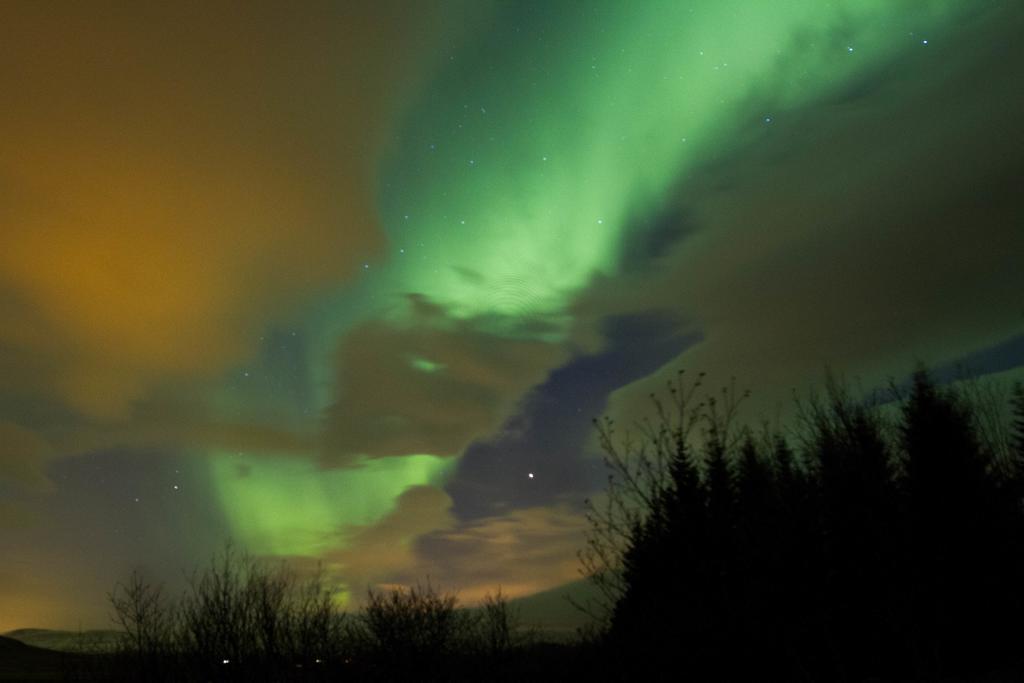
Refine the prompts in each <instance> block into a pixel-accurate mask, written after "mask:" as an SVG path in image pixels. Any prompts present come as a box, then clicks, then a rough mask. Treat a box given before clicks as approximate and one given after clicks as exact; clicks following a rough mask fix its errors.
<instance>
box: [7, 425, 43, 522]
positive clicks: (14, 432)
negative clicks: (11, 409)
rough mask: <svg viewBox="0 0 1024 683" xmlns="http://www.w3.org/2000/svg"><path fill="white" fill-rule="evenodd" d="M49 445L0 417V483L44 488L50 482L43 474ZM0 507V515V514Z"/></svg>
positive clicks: (33, 434) (37, 436)
mask: <svg viewBox="0 0 1024 683" xmlns="http://www.w3.org/2000/svg"><path fill="white" fill-rule="evenodd" d="M52 453H53V451H52V449H51V448H50V445H49V444H48V443H47V442H46V440H45V439H43V438H42V437H41V436H39V435H38V434H36V433H34V432H31V431H29V430H27V429H25V428H24V427H21V426H19V425H17V424H15V423H13V422H8V421H5V420H0V483H5V482H13V483H14V484H17V485H19V486H22V487H25V488H29V489H33V490H43V491H47V490H50V489H52V488H53V482H51V481H50V479H49V477H47V476H46V472H45V463H46V459H47V458H48V457H50V456H51V455H52ZM3 510H4V508H0V517H4V516H5V514H4V513H3Z"/></svg>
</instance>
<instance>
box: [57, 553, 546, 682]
mask: <svg viewBox="0 0 1024 683" xmlns="http://www.w3.org/2000/svg"><path fill="white" fill-rule="evenodd" d="M109 598H110V604H111V607H112V608H113V619H114V622H115V623H116V624H117V625H118V626H119V627H120V630H121V632H122V637H121V639H120V641H119V642H118V647H117V649H116V651H115V652H114V653H113V654H108V655H105V656H96V657H92V658H89V659H83V660H80V661H79V660H76V661H75V666H76V669H75V670H74V671H71V672H69V677H71V678H77V679H83V680H127V681H193V680H196V681H200V680H202V681H208V680H213V681H306V680H335V679H338V678H344V679H347V680H380V681H394V680H410V681H425V680H485V679H486V680H521V679H523V678H524V677H526V678H530V679H540V678H546V676H545V675H543V674H541V675H537V674H535V673H525V670H524V667H526V669H529V662H528V660H527V659H526V652H527V650H528V649H529V648H530V647H531V646H532V640H531V638H530V633H529V631H527V630H526V629H524V628H523V627H522V625H521V624H520V622H519V620H518V614H517V612H516V610H515V609H514V608H512V607H511V606H510V605H509V603H508V600H507V598H506V597H505V596H504V595H503V594H502V593H501V591H500V590H498V591H497V592H496V593H494V594H490V595H487V596H485V598H484V600H483V601H482V603H481V605H480V607H479V608H478V609H474V610H470V609H462V608H460V607H459V605H458V600H457V597H456V596H455V594H453V593H443V592H440V591H438V590H437V589H435V588H434V587H433V586H432V585H431V584H430V583H429V582H427V583H425V584H420V585H417V586H413V587H411V588H401V587H399V588H395V589H392V590H370V591H369V592H368V596H367V600H366V602H365V604H364V606H363V607H362V609H361V610H360V611H358V612H356V613H354V614H346V613H343V612H341V611H340V610H339V609H338V608H337V606H336V604H335V601H334V599H333V598H334V592H333V591H332V590H331V589H330V588H329V587H328V585H327V584H326V581H325V579H324V576H323V574H322V573H317V574H314V575H312V576H309V577H306V578H304V579H300V578H298V577H297V576H296V575H295V574H294V573H292V572H290V571H289V570H288V568H287V566H286V565H284V564H269V563H267V562H262V561H259V560H256V559H254V558H252V557H250V556H248V555H246V554H245V553H241V552H238V551H237V550H236V549H234V548H233V547H232V546H230V545H228V546H227V547H226V548H225V549H224V550H223V551H222V552H221V553H219V554H217V555H216V556H215V557H214V558H213V559H212V561H211V562H210V563H209V565H208V566H207V567H205V568H204V569H202V570H200V571H196V572H194V573H193V574H192V575H191V577H190V579H189V585H188V588H187V590H186V591H185V593H184V595H182V596H181V597H180V598H179V599H178V600H170V599H168V598H167V597H166V595H165V593H164V591H163V589H162V588H161V587H160V586H158V585H155V584H153V583H150V582H147V581H146V580H145V579H144V577H143V576H142V575H141V574H140V573H138V572H134V573H133V574H132V575H131V576H130V577H129V578H128V580H126V581H125V582H123V583H119V584H117V585H116V586H115V588H114V590H113V591H112V592H111V593H110V596H109Z"/></svg>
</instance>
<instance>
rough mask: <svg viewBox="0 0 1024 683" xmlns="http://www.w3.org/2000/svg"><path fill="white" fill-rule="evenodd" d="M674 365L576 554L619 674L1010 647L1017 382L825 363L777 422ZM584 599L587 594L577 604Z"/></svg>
mask: <svg viewBox="0 0 1024 683" xmlns="http://www.w3.org/2000/svg"><path fill="white" fill-rule="evenodd" d="M702 382H703V380H702V377H701V378H698V379H697V380H696V381H694V382H692V383H689V384H687V383H685V382H684V376H683V375H682V374H680V376H679V377H678V378H677V380H676V381H674V382H672V383H671V384H670V386H669V396H668V398H667V399H666V400H660V399H658V398H656V397H654V406H655V417H654V418H653V419H652V420H650V421H647V422H645V423H643V424H642V425H641V426H640V428H639V430H638V431H637V430H633V432H632V434H626V435H619V434H618V433H617V431H616V427H615V425H614V423H612V422H611V421H608V420H604V421H599V422H598V431H599V436H600V439H601V444H602V447H603V450H604V452H605V455H606V461H607V464H608V466H609V468H610V476H609V482H608V489H607V491H606V492H605V494H604V495H603V496H601V497H598V498H595V499H594V500H592V501H589V502H588V507H589V515H590V519H591V534H590V537H589V541H588V546H587V548H585V549H584V551H583V552H582V553H581V560H582V562H583V566H584V570H585V573H586V574H587V575H588V576H590V578H591V579H592V580H593V581H594V582H595V583H596V584H597V585H598V587H599V588H600V589H601V591H602V595H603V596H604V603H603V604H599V605H597V606H596V608H597V611H598V612H599V616H602V617H603V618H604V619H605V622H604V623H605V627H606V631H605V633H604V636H603V637H604V638H605V639H606V642H607V644H608V646H609V647H608V648H606V650H607V651H608V652H613V653H615V655H614V657H615V658H616V659H617V660H618V668H617V669H616V670H617V671H618V672H620V674H623V675H624V672H632V674H633V675H641V674H642V677H643V678H646V679H652V680H658V679H662V680H669V679H673V680H683V679H690V680H787V681H789V680H864V679H868V678H873V679H883V680H907V679H919V680H938V679H942V678H948V677H953V678H957V677H970V676H973V675H978V674H980V673H984V672H991V671H999V670H1000V668H1001V667H1003V668H1005V667H1011V668H1012V667H1014V666H1019V665H1020V661H1021V656H1020V643H1021V642H1022V640H1021V638H1022V636H1024V621H1022V616H1024V611H1022V608H1024V578H1022V577H1024V505H1022V501H1024V390H1022V388H1021V387H1020V385H1017V386H1016V387H1015V388H1014V390H1013V392H1012V395H1011V396H1010V398H1009V402H1008V403H1009V405H1005V404H1003V403H1001V402H1000V400H999V398H1000V397H999V396H998V395H997V394H996V393H995V392H994V391H992V389H991V386H990V385H984V384H979V383H977V382H974V383H971V382H967V383H966V384H963V385H959V386H955V385H950V386H944V387H940V386H936V384H935V383H934V382H933V381H932V380H931V378H930V377H929V375H928V373H927V372H925V371H924V370H919V371H918V372H916V373H915V374H914V375H913V378H912V381H911V382H910V383H909V386H907V387H898V386H895V385H894V386H892V387H891V388H890V390H889V392H887V395H884V396H882V397H878V396H875V397H873V398H869V399H867V400H862V399H855V398H854V397H853V396H852V394H851V392H850V391H849V389H848V388H846V387H845V386H843V384H842V383H840V382H838V381H835V380H834V379H830V380H829V381H828V382H827V387H826V390H825V392H824V393H823V394H821V395H818V396H812V397H811V398H810V399H804V400H801V401H798V406H797V407H798V410H797V418H796V419H795V421H794V423H793V424H791V425H789V426H785V425H783V426H776V427H774V428H769V427H762V428H760V429H757V430H752V429H749V428H745V427H743V426H740V425H738V424H737V420H736V416H737V413H738V408H739V405H740V404H741V403H742V400H743V398H744V396H743V395H740V394H738V393H737V392H736V391H735V390H734V389H733V388H728V389H726V390H723V391H722V393H720V394H718V395H712V396H710V397H707V398H702V396H703V391H704V390H703V389H702V388H701V384H702ZM592 607H594V606H592Z"/></svg>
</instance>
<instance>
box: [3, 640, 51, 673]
mask: <svg viewBox="0 0 1024 683" xmlns="http://www.w3.org/2000/svg"><path fill="white" fill-rule="evenodd" d="M67 656H68V655H66V654H64V653H61V652H56V651H54V650H46V649H43V648H39V647H33V646H31V645H26V644H25V643H23V642H21V641H20V640H15V639H14V638H8V637H6V636H0V681H57V680H61V678H62V676H63V673H64V671H65V657H67Z"/></svg>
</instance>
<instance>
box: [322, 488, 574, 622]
mask: <svg viewBox="0 0 1024 683" xmlns="http://www.w3.org/2000/svg"><path fill="white" fill-rule="evenodd" d="M451 505H452V501H451V499H450V498H449V497H448V496H447V494H445V493H444V491H442V490H441V489H438V488H434V487H431V486H417V487H412V488H410V489H408V490H406V491H405V492H404V493H403V494H402V495H401V496H400V497H399V498H398V501H397V505H396V507H395V510H394V511H393V512H392V513H390V514H389V515H387V516H386V517H384V518H383V519H382V520H381V521H379V522H377V523H376V524H373V525H368V526H364V527H356V528H352V529H348V530H345V531H346V533H345V547H344V549H343V550H340V551H336V552H334V553H331V554H329V555H328V562H329V563H330V564H332V565H333V566H336V567H338V571H339V572H340V574H341V576H343V577H344V580H345V582H346V584H347V586H348V589H349V592H350V594H351V595H352V596H353V598H354V599H355V600H356V601H357V602H358V601H359V600H361V599H362V596H363V595H364V594H365V591H366V588H372V587H374V586H412V585H416V584H418V583H422V582H423V581H424V580H427V579H429V580H431V581H432V582H434V583H435V585H436V586H437V587H438V588H440V589H441V590H457V592H458V595H459V598H460V600H462V601H464V602H470V603H472V602H475V601H477V600H480V599H481V598H482V597H484V595H486V594H487V593H494V592H495V591H496V590H497V589H498V588H499V586H500V588H501V591H502V593H504V594H505V595H508V596H510V597H516V596H521V595H528V594H531V593H535V592H537V591H541V590H546V589H548V588H552V587H555V586H559V585H562V584H564V583H567V582H569V581H572V580H574V579H578V578H579V562H578V560H577V557H576V552H577V551H578V550H579V549H580V548H581V547H582V546H583V543H584V536H583V534H584V531H585V529H586V524H587V522H586V520H585V519H584V518H583V517H582V515H580V514H579V512H578V510H574V509H571V508H570V507H569V506H562V505H559V506H540V507H533V508H524V509H520V510H515V511H512V512H510V513H508V514H505V515H496V516H493V517H486V518H481V519H478V520H475V521H473V522H469V523H457V522H456V521H455V519H454V517H453V516H452V514H451Z"/></svg>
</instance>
